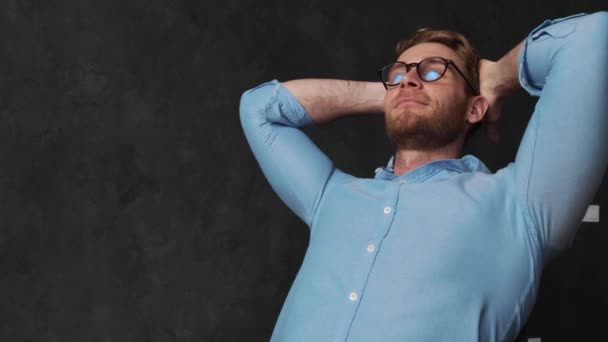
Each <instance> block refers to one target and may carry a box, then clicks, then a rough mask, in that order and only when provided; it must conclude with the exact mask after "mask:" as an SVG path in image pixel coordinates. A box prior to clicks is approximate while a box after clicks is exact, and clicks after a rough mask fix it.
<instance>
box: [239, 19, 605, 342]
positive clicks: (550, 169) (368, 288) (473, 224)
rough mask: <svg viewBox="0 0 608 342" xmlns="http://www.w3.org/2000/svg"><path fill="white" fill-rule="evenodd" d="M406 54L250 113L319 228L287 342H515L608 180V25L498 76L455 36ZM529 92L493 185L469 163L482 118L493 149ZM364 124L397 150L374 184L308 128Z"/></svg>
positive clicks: (255, 99) (285, 194) (303, 85)
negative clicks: (546, 278)
mask: <svg viewBox="0 0 608 342" xmlns="http://www.w3.org/2000/svg"><path fill="white" fill-rule="evenodd" d="M399 48H400V49H399V50H398V53H399V56H398V59H397V63H392V64H390V65H388V66H386V67H384V68H382V69H381V70H380V74H381V77H382V81H383V82H382V83H374V82H353V81H342V80H295V81H290V82H286V83H284V84H281V83H278V82H277V81H272V82H268V83H265V84H262V85H260V86H258V87H256V88H254V89H252V90H249V91H247V92H245V94H243V96H242V98H241V122H242V125H243V128H244V131H245V135H246V137H247V139H248V142H249V144H250V145H251V148H252V150H253V152H254V154H255V157H256V158H257V160H258V162H259V164H260V166H261V168H262V171H263V172H264V174H265V175H266V177H267V179H268V181H269V182H270V184H271V186H272V187H273V189H274V190H275V191H276V192H277V194H278V195H279V196H280V198H281V199H282V200H283V201H284V202H285V204H286V205H287V206H288V207H289V208H290V209H291V210H293V211H294V213H295V214H296V215H298V216H299V217H300V218H301V219H302V220H303V221H304V222H305V223H306V224H307V225H308V226H309V227H310V244H309V247H308V250H307V252H306V256H305V258H304V262H303V264H302V267H301V269H300V271H299V273H298V275H297V277H296V279H295V281H294V283H293V286H292V288H291V290H290V292H289V295H288V297H287V299H286V302H285V304H284V307H283V309H282V311H281V314H280V316H279V318H278V321H277V324H276V327H275V330H274V332H273V336H272V340H273V341H512V340H514V339H515V338H516V337H517V334H518V332H519V330H520V329H521V328H522V326H523V324H524V323H525V321H526V319H527V318H528V316H529V313H530V311H531V309H532V306H533V304H534V300H535V297H536V293H537V291H538V286H539V281H540V277H541V271H542V267H543V265H544V264H546V263H547V261H549V260H550V259H551V258H552V257H553V256H554V255H555V254H556V253H557V252H559V251H561V250H563V249H564V248H566V247H567V246H568V244H569V242H570V241H571V239H572V237H573V235H574V233H575V229H576V227H578V225H579V222H580V220H581V218H582V216H583V214H584V212H585V209H586V207H587V205H588V204H589V202H590V201H591V200H592V198H593V195H594V194H595V192H596V191H597V188H598V186H599V184H600V182H601V180H602V177H603V174H604V172H605V169H606V165H607V164H608V139H607V136H608V135H607V134H606V129H607V128H608V100H607V98H608V97H607V96H606V93H607V91H608V62H607V61H608V13H606V12H601V13H595V14H591V15H576V16H572V17H568V18H563V19H558V20H554V21H546V22H544V23H543V24H542V25H540V26H539V27H537V28H536V29H535V30H533V31H532V32H531V33H530V35H529V36H528V37H527V38H526V39H525V40H524V41H523V42H522V43H520V44H519V45H517V46H516V47H515V48H514V49H513V50H512V51H510V52H509V53H507V54H506V55H505V56H504V57H503V58H501V59H500V60H499V61H497V62H491V61H487V60H481V61H480V62H479V63H477V59H476V56H475V54H474V52H473V50H472V48H471V47H470V46H469V44H468V42H466V39H464V38H463V37H461V36H460V35H458V34H455V33H450V32H437V31H422V32H419V33H417V34H416V35H415V36H414V37H413V38H412V39H411V40H409V41H406V42H405V43H401V44H400V45H399ZM477 68H478V69H477ZM477 71H478V72H479V76H477ZM520 84H521V86H523V88H524V89H526V90H527V91H528V92H529V93H530V94H532V95H540V98H539V100H538V103H537V105H536V109H535V111H534V113H533V115H532V118H531V119H530V122H529V124H528V127H527V129H526V132H525V135H524V138H523V140H522V142H521V145H520V147H519V150H518V153H517V157H516V159H515V161H514V162H513V163H511V164H509V165H508V166H506V167H505V168H503V169H501V170H499V171H498V172H496V173H495V174H492V173H491V172H490V171H489V170H488V169H487V168H486V167H485V166H484V164H483V163H482V162H481V161H479V160H478V159H477V158H475V157H474V156H470V155H467V156H463V157H460V153H461V151H462V145H463V143H464V141H465V139H466V136H467V133H468V132H469V130H470V129H471V128H472V127H473V126H474V125H476V124H478V123H479V122H481V121H482V120H484V115H485V113H486V112H487V113H488V114H487V115H488V117H487V118H486V120H488V123H489V126H490V129H491V130H490V135H491V137H493V138H494V139H496V138H497V136H496V130H495V129H494V126H493V125H494V123H495V121H496V120H497V119H498V115H499V107H500V106H499V105H500V102H501V101H502V99H503V98H504V97H505V96H507V95H508V94H509V93H512V92H513V90H515V89H517V88H518V87H519V86H520ZM478 89H479V90H478ZM362 113H384V115H385V120H386V129H387V134H388V137H389V139H390V141H391V143H392V145H393V146H394V148H395V154H394V158H391V160H390V161H389V163H388V165H387V166H386V167H384V168H382V169H379V170H377V173H376V175H375V177H374V178H373V179H364V178H356V177H353V176H351V175H349V174H347V173H344V172H342V171H340V170H337V169H336V168H335V167H334V166H333V165H332V163H331V161H330V160H329V159H328V158H327V157H326V156H325V155H324V154H323V153H322V152H321V151H319V150H318V149H317V148H316V146H315V145H314V144H313V143H312V142H311V141H310V140H309V138H308V137H307V136H306V135H305V134H304V133H302V132H301V130H300V128H301V127H305V126H308V125H311V124H320V123H326V122H330V121H332V120H334V119H337V118H339V117H343V116H346V115H354V114H362Z"/></svg>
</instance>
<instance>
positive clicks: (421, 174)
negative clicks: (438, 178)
mask: <svg viewBox="0 0 608 342" xmlns="http://www.w3.org/2000/svg"><path fill="white" fill-rule="evenodd" d="M394 164H395V156H392V157H391V159H390V160H389V161H388V163H387V164H386V166H385V167H379V168H377V169H376V176H375V177H374V178H375V179H382V180H395V181H399V180H403V181H408V182H422V181H425V180H426V179H428V178H430V177H432V176H433V175H435V174H437V173H439V172H441V171H452V172H457V173H464V172H482V173H487V174H489V173H491V172H490V170H489V169H488V167H487V166H486V165H485V164H484V163H483V162H482V161H481V160H479V159H477V157H475V156H473V155H470V154H467V155H465V156H463V157H462V158H460V159H442V160H435V161H432V162H430V163H427V164H424V165H422V166H419V167H417V168H415V169H413V170H411V171H409V172H407V173H405V174H403V175H401V176H395V173H394V170H393V166H394Z"/></svg>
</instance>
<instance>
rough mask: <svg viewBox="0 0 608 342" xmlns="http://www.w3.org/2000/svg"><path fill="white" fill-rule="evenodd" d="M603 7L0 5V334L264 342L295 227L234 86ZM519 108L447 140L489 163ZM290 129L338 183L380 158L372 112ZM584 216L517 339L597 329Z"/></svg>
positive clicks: (522, 102)
mask: <svg viewBox="0 0 608 342" xmlns="http://www.w3.org/2000/svg"><path fill="white" fill-rule="evenodd" d="M607 7H608V6H607V5H606V3H605V0H588V1H576V3H575V2H574V1H565V0H564V1H549V0H544V1H539V2H531V3H528V1H524V0H518V1H509V2H504V3H498V2H479V3H477V2H474V1H470V0H465V1H459V2H455V1H435V0H428V1H419V2H406V1H374V2H368V1H345V0H327V1H320V0H319V1H299V2H286V1H278V0H277V1H269V0H264V1H260V0H257V1H253V0H226V1H223V2H222V3H221V4H220V2H219V1H218V2H211V1H193V0H182V1H178V0H147V1H143V0H142V1H135V0H129V1H125V0H105V1H84V0H65V1H57V0H48V1H44V0H29V1H28V0H24V1H16V0H4V1H2V3H1V4H0V42H1V43H0V44H1V49H0V163H1V167H0V196H1V197H0V341H28V342H31V341H104V342H106V341H264V340H268V338H269V336H270V334H271V332H272V329H273V326H274V322H275V320H276V317H277V315H278V313H279V310H280V308H281V305H282V303H283V300H284V298H285V296H286V294H287V291H288V289H289V286H290V285H291V282H292V280H293V278H294V276H295V274H296V272H297V270H298V268H299V265H300V263H301V261H302V257H303V255H304V252H305V249H306V246H307V243H308V236H307V228H306V227H305V225H304V224H303V223H302V222H300V221H299V220H298V219H297V218H296V217H295V215H293V214H292V213H291V212H289V210H288V209H287V208H286V207H285V206H284V205H283V204H282V203H281V202H280V201H279V199H278V198H277V197H276V195H274V193H273V192H272V190H271V189H270V187H269V186H268V183H267V182H266V181H265V179H264V178H263V176H262V174H261V172H260V171H259V169H258V166H257V164H256V162H255V160H254V158H253V156H252V155H251V153H250V150H249V148H248V146H247V145H246V142H245V139H244V137H243V134H242V132H241V129H240V124H239V121H238V101H239V97H240V94H241V93H242V92H243V91H244V90H246V89H248V88H251V87H253V86H255V85H257V84H259V83H262V82H264V81H267V80H270V79H273V78H277V79H279V80H283V81H284V80H288V79H292V78H300V77H332V78H347V79H359V80H375V77H376V74H375V69H376V68H377V67H379V66H381V65H383V64H385V63H387V62H389V61H391V60H393V59H394V56H393V46H394V44H395V42H396V41H397V40H398V39H400V38H403V37H405V36H407V35H409V34H410V33H412V32H413V31H415V30H416V29H419V28H421V27H432V28H447V29H456V30H459V31H461V32H463V33H465V34H466V35H468V36H469V37H470V38H471V40H472V42H473V43H474V44H475V45H476V46H477V48H478V50H479V51H480V52H481V53H482V54H483V55H484V56H485V57H486V58H490V59H496V58H499V57H500V56H502V54H504V53H505V52H506V51H507V50H508V49H510V48H511V47H512V46H514V45H515V44H516V43H517V42H518V41H520V40H521V39H523V38H524V37H525V35H526V34H527V33H528V32H529V31H530V30H531V29H532V28H534V27H536V26H537V25H538V24H540V23H541V22H542V21H543V20H544V19H546V18H554V17H561V16H566V15H570V14H574V13H578V12H593V11H597V10H602V9H603V10H606V9H607ZM581 86H583V85H581ZM534 103H535V99H534V98H531V97H528V96H527V95H526V94H524V93H523V92H520V93H518V94H517V95H515V96H514V97H513V98H512V99H511V100H510V101H509V102H508V103H506V105H505V109H504V120H503V124H502V132H503V135H502V140H501V142H500V143H499V144H498V145H490V144H488V143H487V142H486V140H485V137H484V135H483V134H482V133H481V132H480V133H479V134H477V135H476V136H474V138H473V140H472V141H471V142H470V144H469V145H468V146H467V148H466V151H465V152H466V153H474V154H475V155H477V156H478V157H480V158H481V159H482V160H484V161H485V162H486V164H487V165H488V166H489V167H490V168H491V169H492V170H494V171H496V170H497V169H499V168H501V167H503V166H505V165H506V164H507V163H508V162H510V161H511V160H513V158H514V156H515V152H516V149H517V146H518V143H519V139H520V138H521V136H522V134H523V130H524V128H525V126H526V124H527V120H528V119H529V116H530V114H531V112H532V109H533V105H534ZM308 132H309V133H310V135H311V136H313V138H314V139H315V141H316V142H317V143H318V144H319V146H320V147H321V148H322V149H323V150H324V151H325V152H326V153H327V154H328V155H329V156H330V157H331V158H332V159H333V160H334V162H335V163H336V165H337V166H338V167H339V168H341V169H343V170H345V171H347V172H350V173H352V174H355V175H357V176H361V177H367V176H372V175H373V170H374V169H375V168H376V167H377V166H379V165H382V164H384V163H385V162H386V161H387V159H388V158H389V157H390V154H391V151H390V148H389V146H388V143H387V142H386V140H385V137H384V127H383V122H382V119H381V118H379V117H360V118H353V119H345V120H342V121H340V122H337V123H335V124H333V125H330V126H328V127H325V128H322V129H311V130H309V131H308ZM564 158H567V156H564ZM607 186H608V185H607V182H606V181H604V184H603V185H602V187H601V188H600V190H599V192H598V194H597V196H596V198H595V200H594V202H593V203H594V204H598V205H601V208H605V207H606V206H607V205H608V199H607V196H608V189H607ZM564 195H565V196H567V194H564ZM604 221H605V220H604ZM604 221H600V223H585V224H582V225H581V230H580V232H579V234H578V235H577V238H576V240H575V241H574V243H573V245H572V247H571V248H570V249H569V250H568V251H567V252H565V253H564V254H562V255H561V256H560V257H559V258H558V259H556V260H555V261H554V262H553V263H551V264H550V265H549V267H548V268H547V269H546V271H545V274H544V277H543V280H542V287H541V292H540V296H539V298H538V301H537V306H536V308H535V310H534V312H533V314H532V317H531V318H530V320H529V322H528V324H527V326H526V327H525V329H524V331H522V334H521V337H520V340H522V341H524V340H526V339H527V338H528V337H541V338H542V341H583V340H586V341H599V340H604V339H605V338H606V333H605V330H604V325H605V322H606V318H607V314H606V311H605V308H606V306H607V304H608V294H607V291H606V289H608V275H607V271H606V270H607V269H608V267H607V263H608V258H607V257H606V252H605V250H606V249H605V247H604V246H605V245H606V243H607V242H608V226H607V224H606V223H605V222H604Z"/></svg>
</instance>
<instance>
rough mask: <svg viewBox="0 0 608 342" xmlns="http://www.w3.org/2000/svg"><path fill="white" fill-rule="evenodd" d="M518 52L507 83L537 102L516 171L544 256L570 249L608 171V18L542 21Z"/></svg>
mask: <svg viewBox="0 0 608 342" xmlns="http://www.w3.org/2000/svg"><path fill="white" fill-rule="evenodd" d="M520 50H521V51H520V52H519V50H517V49H516V52H517V55H518V57H519V59H518V63H517V65H518V68H517V70H513V68H511V71H510V72H509V73H508V74H509V75H510V76H508V77H506V78H505V80H509V79H510V80H511V81H512V80H513V78H512V77H514V76H515V75H518V76H519V81H520V83H521V85H522V86H523V87H524V88H525V89H526V90H527V91H528V92H529V93H530V94H532V95H540V98H539V100H538V103H537V105H536V108H535V110H534V114H533V115H532V118H531V119H530V122H529V124H528V127H527V129H526V132H525V134H524V137H523V140H522V142H521V145H520V146H519V150H518V152H517V157H516V160H515V163H514V165H513V167H512V170H513V172H514V181H515V184H514V185H515V186H516V188H517V196H518V198H519V200H520V203H521V205H522V209H523V211H524V215H525V218H526V220H527V221H528V222H529V225H530V227H531V229H534V230H535V231H536V232H537V234H538V237H539V242H540V243H541V244H542V245H543V247H548V248H549V250H548V251H549V253H546V254H545V257H547V256H551V255H552V254H553V253H551V252H554V251H556V250H561V249H563V248H565V247H567V245H568V244H569V243H570V241H571V239H572V238H573V236H574V234H575V232H576V228H578V227H579V226H580V221H581V218H582V217H583V215H584V213H585V210H586V208H587V206H588V204H589V203H590V201H591V200H592V199H593V196H594V194H595V193H596V191H597V189H598V187H599V184H600V183H601V181H602V178H603V175H604V173H605V170H606V166H607V165H608V134H607V133H608V96H606V94H607V93H608V13H607V12H599V13H594V14H591V15H576V16H571V17H568V18H562V19H557V20H552V21H545V22H544V23H543V24H542V25H540V26H539V27H537V28H536V29H534V30H533V31H532V32H531V33H530V35H529V36H528V37H527V39H526V40H525V41H524V42H523V45H521V49H520ZM507 56H508V55H507ZM507 56H505V58H506V57H507ZM510 57H511V58H512V57H513V56H512V55H511V56H510ZM505 61H506V60H505ZM511 62H512V59H511ZM499 63H500V62H499ZM505 65H507V64H504V65H503V66H505ZM482 67H483V66H482ZM480 71H481V70H480ZM481 82H483V79H481ZM505 85H506V86H507V88H509V87H512V86H513V83H512V82H509V81H505ZM482 87H483V86H482ZM545 250H546V251H547V249H545ZM545 260H547V259H545Z"/></svg>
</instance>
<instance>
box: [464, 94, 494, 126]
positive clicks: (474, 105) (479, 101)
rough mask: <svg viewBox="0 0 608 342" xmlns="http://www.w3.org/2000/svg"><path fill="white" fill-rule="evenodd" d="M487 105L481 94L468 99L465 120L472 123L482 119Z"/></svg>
mask: <svg viewBox="0 0 608 342" xmlns="http://www.w3.org/2000/svg"><path fill="white" fill-rule="evenodd" d="M489 106H490V104H489V103H488V100H486V98H485V97H483V96H481V95H479V96H475V97H473V98H472V99H471V100H470V102H469V108H468V109H467V115H466V119H467V121H468V122H469V123H470V124H471V125H473V124H476V123H478V122H480V121H481V120H483V118H484V116H485V115H486V112H487V111H488V107H489Z"/></svg>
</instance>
